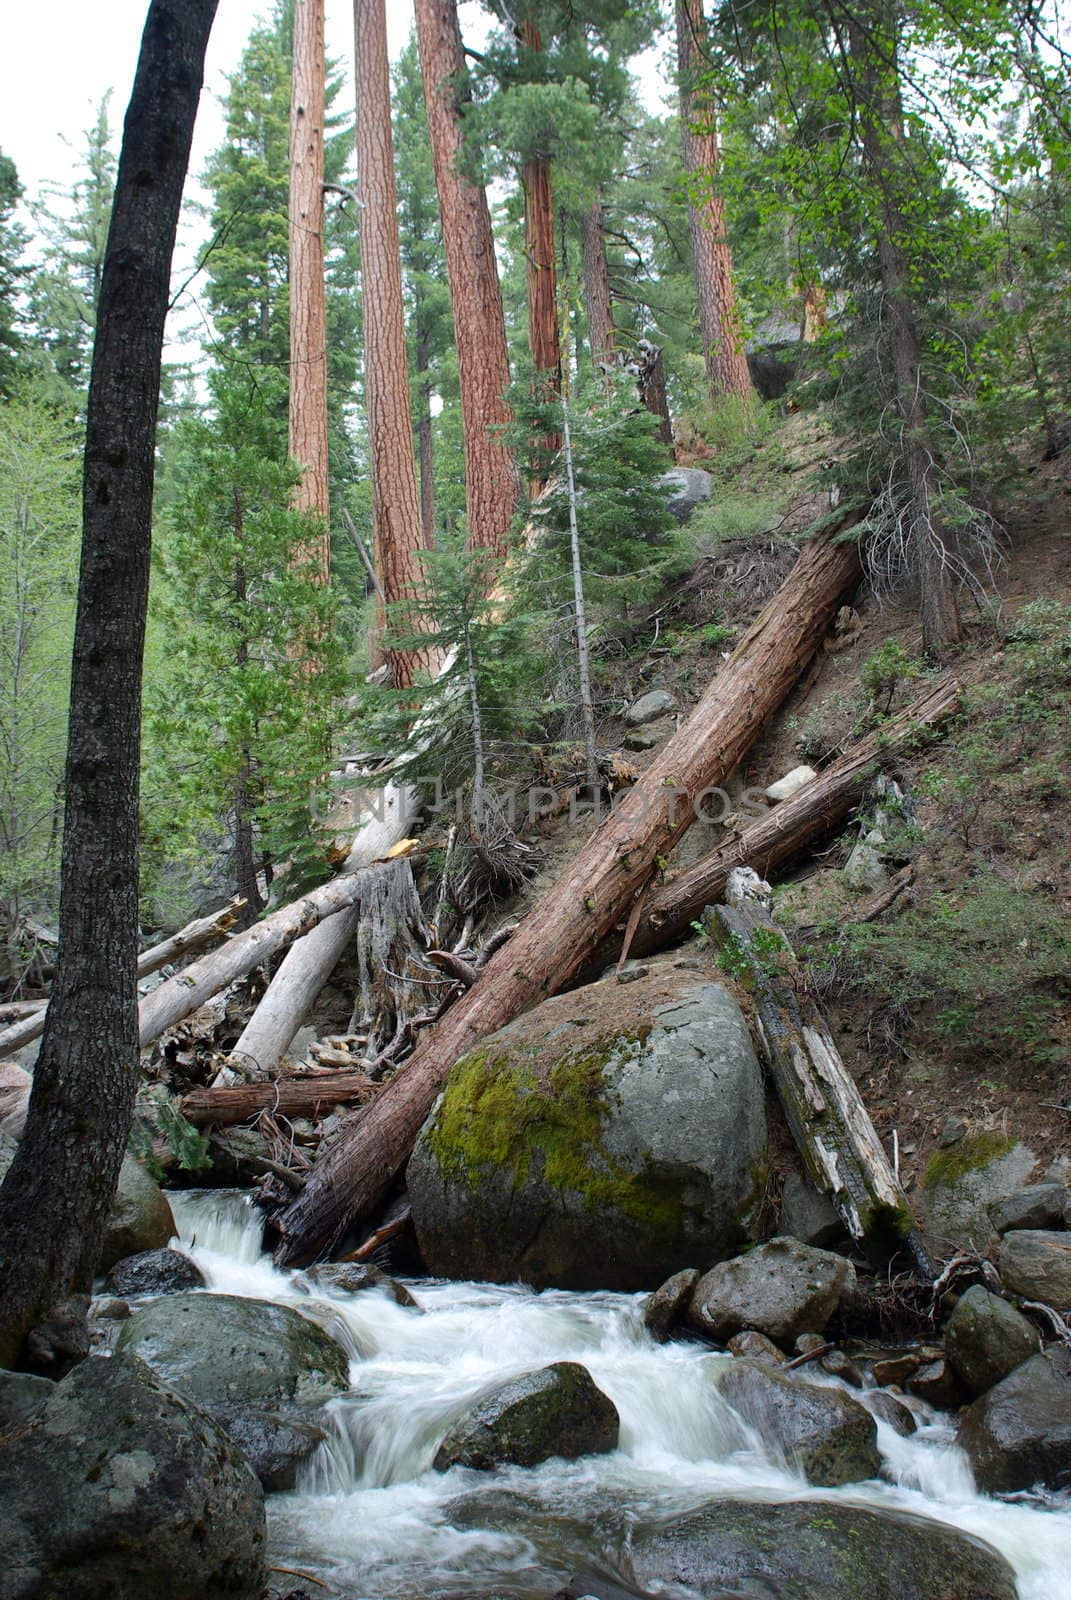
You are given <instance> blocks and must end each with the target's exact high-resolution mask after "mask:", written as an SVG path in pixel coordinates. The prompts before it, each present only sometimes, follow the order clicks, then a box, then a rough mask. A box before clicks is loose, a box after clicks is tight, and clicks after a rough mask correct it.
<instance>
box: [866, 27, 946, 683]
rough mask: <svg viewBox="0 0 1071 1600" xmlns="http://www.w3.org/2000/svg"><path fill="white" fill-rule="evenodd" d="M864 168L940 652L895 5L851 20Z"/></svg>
mask: <svg viewBox="0 0 1071 1600" xmlns="http://www.w3.org/2000/svg"><path fill="white" fill-rule="evenodd" d="M848 39H849V44H850V49H851V64H852V71H853V78H854V83H853V88H854V92H855V97H856V101H857V105H858V113H859V130H860V143H861V146H862V155H863V171H864V174H865V177H866V180H867V184H868V186H869V187H870V189H871V191H872V193H873V195H874V196H875V198H876V201H877V207H878V212H879V220H878V236H877V247H878V263H879V267H880V271H881V286H882V290H883V300H884V312H885V318H886V322H887V327H888V335H887V337H888V341H889V348H890V350H891V354H892V369H893V377H894V380H895V383H896V405H897V408H898V410H899V413H900V451H901V456H902V459H903V468H904V476H905V478H906V480H907V492H908V495H909V497H910V502H911V533H910V539H911V546H912V548H911V551H910V558H911V560H912V562H913V565H914V569H915V573H916V576H917V578H918V583H919V598H920V606H921V611H922V642H923V645H924V646H925V648H926V649H927V650H928V651H929V652H930V653H931V654H933V655H939V654H940V653H941V651H942V650H943V649H944V648H945V646H947V645H950V644H954V643H955V642H956V641H957V640H958V639H959V638H960V635H961V629H960V619H959V609H958V607H957V604H956V584H955V579H954V576H953V573H952V570H951V567H950V565H949V551H948V546H947V543H946V538H947V530H946V529H945V528H944V527H943V526H942V523H941V516H940V510H939V499H940V495H939V485H938V482H937V471H936V461H935V455H934V441H933V431H932V428H931V425H930V421H929V418H928V416H927V413H926V399H925V389H924V378H923V372H922V344H921V339H920V336H919V324H918V313H917V309H916V306H915V300H914V295H913V292H912V287H911V280H912V269H911V261H910V259H909V257H908V252H907V248H906V241H907V240H908V239H909V238H910V235H911V230H912V228H914V229H916V230H917V229H918V227H919V226H920V224H919V222H918V220H917V219H916V220H915V221H914V222H912V221H911V220H910V217H909V211H910V208H911V207H912V205H914V207H915V208H916V210H917V206H918V195H917V189H918V178H917V176H914V175H913V173H912V165H913V163H912V159H911V155H910V152H909V151H908V150H907V149H906V148H905V138H904V115H903V106H902V103H901V96H900V79H899V54H898V47H899V37H898V33H897V26H896V22H895V15H894V13H893V12H892V11H888V12H886V11H885V10H884V9H881V10H879V9H878V8H877V7H875V6H873V5H871V6H864V7H862V8H859V9H857V10H856V11H855V12H853V13H852V14H851V15H850V16H849V19H848Z"/></svg>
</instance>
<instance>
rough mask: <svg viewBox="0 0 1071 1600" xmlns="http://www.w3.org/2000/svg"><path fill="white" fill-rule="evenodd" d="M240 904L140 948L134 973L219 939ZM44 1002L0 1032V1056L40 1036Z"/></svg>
mask: <svg viewBox="0 0 1071 1600" xmlns="http://www.w3.org/2000/svg"><path fill="white" fill-rule="evenodd" d="M244 905H245V901H244V900H241V899H238V900H232V901H231V902H230V904H229V905H226V906H224V907H223V909H222V910H221V911H212V912H210V913H209V915H208V916H207V917H198V918H197V920H196V921H194V922H189V923H187V925H186V926H185V927H184V928H183V929H181V930H180V932H178V933H173V934H172V935H171V937H170V938H169V939H164V940H163V941H162V942H161V943H160V944H154V945H153V946H152V948H151V949H149V950H143V951H142V953H141V955H140V956H139V957H138V977H139V978H147V977H148V976H149V975H150V973H153V972H159V970H160V968H161V967H167V966H170V965H171V963H172V962H173V961H177V960H178V959H179V957H180V956H184V955H189V953H190V951H191V950H199V949H201V947H202V946H203V945H206V944H211V943H212V940H213V939H221V938H222V937H223V935H224V934H225V933H227V932H228V931H229V930H230V929H231V928H233V927H234V924H235V922H236V920H237V917H238V913H239V912H240V911H241V910H242V908H243V906H244ZM46 1005H47V1002H41V1004H40V1005H39V1006H38V1007H37V1009H36V1010H35V1011H34V1012H33V1013H30V1014H27V1015H26V1016H25V1017H24V1018H23V1019H22V1020H21V1021H19V1022H17V1023H14V1024H13V1025H12V1026H11V1027H10V1028H6V1029H5V1030H4V1032H3V1033H0V1056H5V1055H13V1054H14V1053H15V1051H16V1050H21V1049H22V1048H23V1046H24V1045H27V1044H30V1043H32V1042H33V1040H34V1039H37V1038H39V1037H40V1036H41V1034H42V1033H43V1032H44V1029H45V1008H46Z"/></svg>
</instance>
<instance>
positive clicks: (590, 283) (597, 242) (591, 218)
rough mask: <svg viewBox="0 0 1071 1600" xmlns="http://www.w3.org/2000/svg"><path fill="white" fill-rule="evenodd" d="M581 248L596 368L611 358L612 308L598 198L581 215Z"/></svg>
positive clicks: (608, 270)
mask: <svg viewBox="0 0 1071 1600" xmlns="http://www.w3.org/2000/svg"><path fill="white" fill-rule="evenodd" d="M580 247H581V257H582V262H583V270H584V310H585V311H586V312H587V318H588V343H589V344H590V346H591V359H592V361H593V363H594V365H595V366H596V367H597V368H599V367H607V366H609V365H610V364H611V363H612V361H613V359H614V310H613V297H612V295H611V292H610V266H609V263H608V261H607V259H606V234H605V232H604V230H603V220H602V202H601V200H593V201H592V202H591V205H590V206H589V207H588V209H587V210H586V211H585V212H584V214H583V216H582V217H581V218H580Z"/></svg>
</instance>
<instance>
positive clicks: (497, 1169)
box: [408, 961, 766, 1290]
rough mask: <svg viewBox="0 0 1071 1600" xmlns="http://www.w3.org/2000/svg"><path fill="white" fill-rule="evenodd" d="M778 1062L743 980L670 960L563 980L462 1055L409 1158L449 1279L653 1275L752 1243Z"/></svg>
mask: <svg viewBox="0 0 1071 1600" xmlns="http://www.w3.org/2000/svg"><path fill="white" fill-rule="evenodd" d="M765 1145H766V1119H765V1110H764V1104H763V1087H762V1077H761V1074H760V1071H759V1065H758V1062H757V1060H756V1058H755V1052H754V1050H753V1048H752V1044H751V1037H750V1034H749V1032H748V1027H747V1023H746V1022H745V1020H744V1017H743V1014H742V1013H741V1011H740V1008H739V1006H738V1005H737V1003H736V1001H735V1000H734V999H733V998H732V996H731V995H730V994H729V993H728V992H727V991H726V990H725V989H724V988H723V987H722V985H721V984H720V983H718V982H714V981H710V980H709V979H706V978H705V977H704V976H703V974H702V973H701V972H699V973H697V972H696V971H695V970H681V969H678V968H677V967H675V966H674V965H673V964H672V963H670V962H667V961H662V962H655V963H652V965H651V970H650V971H649V972H648V973H647V974H646V975H645V976H643V977H640V978H637V980H636V981H635V982H634V983H630V984H628V985H624V986H623V985H621V984H617V983H613V982H605V983H596V984H592V985H589V987H587V988H586V989H581V990H579V991H577V992H575V993H571V994H564V995H558V996H556V997H555V998H554V999H552V1000H547V1001H545V1002H544V1004H543V1005H541V1006H538V1007H537V1008H536V1009H535V1010H534V1011H530V1012H528V1013H527V1014H526V1015H525V1016H523V1017H520V1018H519V1019H518V1020H517V1021H516V1022H512V1023H510V1024H509V1026H508V1027H505V1028H503V1029H501V1030H500V1031H499V1032H498V1033H496V1034H492V1035H491V1037H490V1038H488V1039H486V1040H484V1042H483V1043H482V1044H481V1045H480V1047H479V1048H478V1049H477V1050H474V1051H473V1052H472V1053H471V1054H470V1055H467V1056H464V1057H462V1059H461V1060H460V1061H459V1062H458V1063H457V1064H456V1065H455V1066H454V1068H453V1070H452V1071H451V1073H450V1075H449V1078H448V1079H447V1083H446V1087H445V1090H444V1092H443V1094H442V1095H441V1096H440V1098H439V1100H438V1101H437V1102H436V1105H435V1106H434V1108H433V1110H432V1112H431V1115H430V1116H429V1117H428V1120H427V1121H426V1123H425V1124H424V1128H423V1130H422V1132H421V1135H420V1138H419V1140H418V1141H417V1145H416V1149H415V1150H414V1153H413V1156H412V1159H411V1160H410V1163H409V1168H408V1187H409V1196H410V1200H411V1202H412V1207H413V1221H414V1223H415V1225H416V1232H417V1238H418V1241H419V1244H420V1249H421V1252H422V1254H423V1257H424V1260H425V1262H426V1264H427V1267H428V1270H429V1271H431V1272H433V1273H435V1274H438V1275H441V1276H443V1277H454V1278H481V1279H487V1280H490V1281H492V1282H496V1283H502V1282H511V1281H514V1280H516V1279H521V1280H523V1281H524V1282H526V1283H530V1284H534V1285H535V1286H536V1287H538V1288H544V1287H547V1286H548V1285H555V1286H557V1287H560V1288H567V1289H598V1288H602V1289H622V1290H634V1289H653V1288H655V1287H656V1286H657V1285H658V1284H660V1283H662V1282H664V1280H665V1279H666V1278H668V1277H670V1276H672V1275H673V1274H674V1273H676V1272H679V1271H681V1270H682V1269H683V1268H685V1267H688V1266H691V1265H692V1264H693V1263H695V1262H696V1261H702V1262H709V1261H718V1260H721V1259H722V1258H724V1257H725V1256H727V1255H731V1254H732V1253H733V1252H734V1251H736V1250H738V1249H740V1248H741V1247H742V1246H743V1245H744V1244H746V1243H747V1242H748V1238H749V1229H750V1219H751V1208H752V1206H753V1204H754V1202H755V1200H756V1199H757V1197H758V1194H759V1192H760V1190H761V1186H762V1181H763V1178H764V1168H763V1157H764V1152H765Z"/></svg>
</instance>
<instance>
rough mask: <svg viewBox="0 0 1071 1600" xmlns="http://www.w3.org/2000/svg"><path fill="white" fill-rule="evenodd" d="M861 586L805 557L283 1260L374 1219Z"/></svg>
mask: <svg viewBox="0 0 1071 1600" xmlns="http://www.w3.org/2000/svg"><path fill="white" fill-rule="evenodd" d="M859 576H860V569H859V558H858V553H857V551H856V548H855V545H854V544H853V543H850V542H849V543H841V544H834V543H832V542H830V537H829V536H827V537H825V538H823V539H821V540H818V541H815V542H812V543H811V544H810V545H808V546H807V547H806V548H805V549H804V551H803V552H802V554H801V555H800V558H799V561H798V562H797V564H796V567H795V568H794V570H793V572H792V573H791V574H790V576H789V577H788V579H787V580H786V582H785V583H784V584H783V585H782V587H781V590H780V591H779V593H778V594H777V595H776V596H775V597H774V599H773V600H772V601H771V602H770V604H769V605H768V606H767V607H766V609H765V610H764V611H763V612H762V614H761V616H760V617H759V618H758V619H757V621H756V622H754V623H753V624H752V626H751V627H750V628H749V629H748V631H747V633H746V635H745V636H744V638H743V639H742V640H741V642H740V644H739V645H738V646H737V649H736V650H735V651H734V652H733V654H732V656H731V657H730V658H729V660H728V661H727V662H726V663H725V665H724V667H723V668H722V669H721V671H720V672H719V673H718V675H717V677H716V678H715V679H714V680H713V682H712V683H711V684H710V686H709V687H708V689H707V691H706V693H705V694H704V696H703V698H702V700H701V701H700V702H699V704H698V706H696V708H695V710H694V711H693V712H692V715H691V716H690V717H689V719H688V721H687V722H686V723H685V724H684V726H683V727H682V728H681V729H680V730H679V731H678V732H677V734H676V735H675V736H674V738H672V739H671V740H670V741H669V743H668V744H667V745H666V746H665V748H664V749H663V750H662V752H661V753H660V755H658V756H657V757H656V759H655V760H654V762H653V763H652V765H651V766H650V767H649V768H648V769H647V771H646V772H645V773H644V774H643V776H642V777H641V779H640V781H639V782H638V783H637V784H636V785H635V787H634V788H632V789H630V790H626V791H623V793H622V794H621V796H620V804H619V806H618V807H617V809H616V810H615V811H614V812H613V813H612V814H611V816H610V817H609V818H608V819H607V820H606V821H605V822H604V823H603V826H602V827H601V828H599V829H598V831H597V832H596V833H595V835H594V836H593V837H592V838H591V839H590V840H589V841H588V843H587V844H586V845H585V846H584V848H583V849H582V850H581V851H580V852H579V854H578V855H577V856H576V858H575V859H574V860H573V861H572V862H571V863H570V864H569V865H568V866H567V867H566V869H565V871H564V872H563V874H562V876H561V877H560V878H559V879H558V881H557V883H556V884H555V885H554V886H553V888H552V889H551V890H550V891H549V893H548V894H547V895H546V896H545V897H544V898H543V900H542V901H540V903H539V904H538V905H537V906H536V907H535V909H534V910H533V911H532V912H531V913H530V914H529V915H528V917H527V918H526V919H525V921H524V922H523V923H522V924H521V926H520V927H519V928H518V930H517V932H516V933H515V934H514V935H513V937H512V938H511V939H510V941H509V943H508V944H506V945H504V946H503V947H502V949H501V950H499V951H498V952H497V953H496V954H495V955H494V956H493V957H492V958H491V960H490V961H489V962H488V964H487V966H486V967H485V968H484V969H483V971H482V972H481V974H480V977H479V979H478V981H477V982H476V983H475V984H474V985H473V987H472V988H471V989H470V990H469V991H468V993H467V994H466V995H465V996H464V998H463V999H461V1000H460V1001H459V1002H458V1003H457V1005H456V1006H454V1007H453V1009H452V1010H450V1011H449V1012H448V1013H447V1014H446V1016H445V1017H444V1018H443V1020H442V1022H440V1023H439V1024H438V1026H437V1027H436V1028H434V1029H433V1030H431V1031H430V1032H429V1034H428V1035H427V1036H426V1037H425V1039H424V1040H423V1041H422V1043H421V1044H420V1045H419V1046H418V1048H417V1050H416V1052H415V1053H414V1055H413V1056H412V1058H411V1059H410V1061H409V1062H408V1064H407V1065H406V1066H405V1067H404V1069H403V1070H402V1071H401V1072H400V1073H399V1075H398V1076H397V1077H396V1078H395V1079H394V1080H393V1082H392V1083H391V1084H390V1085H389V1086H388V1087H387V1088H386V1089H385V1090H384V1091H383V1093H382V1094H381V1095H379V1096H378V1097H377V1098H376V1100H375V1101H374V1103H373V1104H372V1105H371V1106H369V1107H368V1109H367V1110H366V1111H365V1112H364V1114H363V1116H362V1118H361V1121H360V1123H359V1124H354V1125H351V1126H349V1128H348V1129H346V1130H343V1132H342V1133H341V1134H340V1136H339V1138H338V1139H337V1140H336V1142H335V1143H334V1144H333V1145H332V1147H331V1150H330V1151H329V1153H328V1154H327V1156H326V1157H325V1158H324V1160H323V1161H322V1162H321V1163H320V1164H319V1165H318V1166H317V1167H316V1168H315V1170H314V1172H313V1174H312V1177H311V1178H310V1180H309V1183H308V1184H307V1185H306V1188H305V1191H304V1193H303V1194H302V1196H301V1198H300V1199H299V1200H298V1201H296V1202H295V1204H294V1205H292V1206H290V1207H289V1208H288V1209H287V1210H286V1212H285V1213H283V1215H282V1217H281V1218H280V1220H279V1223H278V1227H279V1232H280V1235H281V1239H280V1244H279V1250H278V1258H279V1260H280V1261H282V1262H292V1261H297V1260H306V1259H308V1258H309V1257H310V1256H311V1255H312V1254H314V1253H315V1252H317V1251H319V1250H322V1249H324V1248H327V1247H329V1246H330V1245H331V1244H332V1243H333V1242H334V1241H335V1240H336V1239H337V1238H338V1237H339V1235H340V1234H341V1233H342V1232H343V1231H344V1230H345V1228H346V1227H348V1226H349V1225H350V1224H351V1223H352V1222H354V1221H356V1220H357V1219H358V1218H360V1217H361V1216H363V1215H364V1214H365V1213H367V1211H368V1210H369V1209H370V1208H371V1207H372V1206H374V1205H375V1204H376V1202H377V1200H378V1199H379V1198H380V1197H381V1196H382V1194H383V1193H384V1191H385V1189H386V1188H387V1186H388V1185H389V1184H390V1183H391V1182H393V1180H394V1178H395V1176H396V1175H397V1173H398V1171H399V1170H400V1168H401V1167H402V1165H403V1164H404V1162H405V1161H406V1159H407V1158H408V1155H409V1152H410V1150H411V1149H412V1146H413V1141H414V1139H415V1138H416V1135H417V1133H418V1131H419V1129H420V1126H421V1123H422V1122H423V1120H424V1118H425V1117H426V1115H427V1113H428V1110H429V1109H430V1107H431V1104H432V1102H433V1101H434V1099H435V1096H436V1094H437V1093H438V1091H439V1088H440V1087H441V1085H442V1082H443V1080H444V1078H445V1077H446V1074H447V1072H448V1071H449V1070H450V1068H451V1066H452V1065H453V1064H454V1062H455V1061H456V1060H457V1059H458V1058H459V1057H460V1056H462V1055H464V1053H465V1051H466V1050H469V1049H471V1048H472V1047H473V1046H474V1045H475V1044H476V1043H478V1041H479V1040H480V1039H482V1038H484V1037H486V1036H487V1035H488V1034H490V1033H493V1032H494V1031H495V1029H497V1028H500V1027H502V1026H503V1025H504V1024H505V1023H506V1022H508V1021H509V1020H510V1019H511V1018H512V1017H515V1016H517V1015H518V1014H519V1013H520V1012H521V1011H523V1010H525V1009H526V1008H527V1007H529V1006H531V1005H534V1004H536V1002H538V1001H539V1000H543V999H546V998H547V996H548V995H551V994H555V993H556V992H557V991H558V990H559V989H561V988H563V987H564V985H565V984H567V983H568V982H569V980H570V979H571V978H572V977H573V976H574V975H575V973H576V972H577V971H579V969H580V968H581V967H582V966H583V964H584V962H585V960H586V958H587V955H588V952H589V951H590V950H591V949H592V948H593V947H595V946H596V945H597V944H598V943H599V941H600V940H601V939H602V938H604V937H605V935H606V934H607V933H608V932H609V930H610V929H611V928H612V927H613V926H614V924H615V923H616V922H617V921H618V919H619V918H620V917H621V915H622V914H623V913H625V912H627V909H628V907H629V904H630V903H631V902H632V901H633V900H634V899H635V897H636V895H637V893H638V892H640V891H641V890H642V889H643V888H644V887H645V885H646V884H647V883H648V882H649V881H650V878H651V875H652V872H654V871H655V870H657V860H658V858H659V857H660V856H662V855H666V854H668V853H669V851H670V850H671V849H672V848H673V845H674V844H675V843H676V841H677V839H678V838H679V837H680V835H681V834H682V833H683V832H684V831H685V829H686V828H687V827H688V826H689V824H690V823H691V822H692V820H693V818H694V815H695V812H694V803H695V801H696V800H697V799H698V798H699V797H700V796H701V795H702V792H703V791H704V790H705V789H707V788H708V787H709V786H710V785H712V784H716V783H719V782H721V781H722V780H723V779H725V778H726V777H727V776H728V774H729V773H730V772H731V771H732V770H733V768H734V767H735V766H736V765H737V763H738V762H739V760H740V758H741V756H742V755H743V754H744V752H745V751H746V750H747V749H748V747H749V746H750V745H751V743H752V742H753V741H754V739H755V737H756V735H757V734H758V733H759V731H760V730H761V728H762V725H763V723H764V722H765V720H766V718H767V717H768V716H769V715H770V714H771V712H773V711H774V710H775V709H776V707H777V706H778V705H779V704H780V703H781V701H782V699H783V698H784V696H785V695H786V694H787V692H788V691H789V689H790V688H791V687H792V685H793V684H794V683H795V682H796V680H797V678H798V677H799V675H800V673H801V672H802V670H803V669H804V667H805V666H806V664H807V663H808V661H809V660H810V659H811V656H812V655H813V654H814V650H815V648H816V646H817V645H818V643H819V641H820V639H821V637H822V635H823V633H824V632H825V629H826V627H827V626H828V624H829V622H830V621H831V619H832V617H833V616H834V614H835V612H836V609H837V605H838V603H839V601H840V598H841V595H842V594H843V593H844V591H845V590H846V589H848V588H850V587H852V586H854V584H855V583H856V582H858V579H859Z"/></svg>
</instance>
